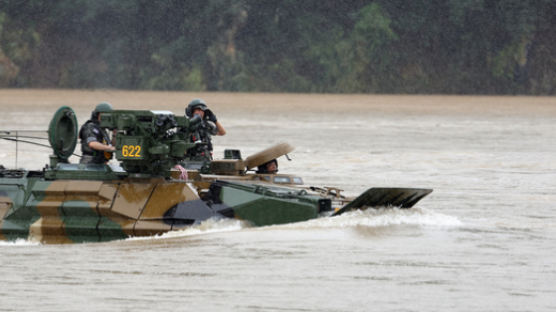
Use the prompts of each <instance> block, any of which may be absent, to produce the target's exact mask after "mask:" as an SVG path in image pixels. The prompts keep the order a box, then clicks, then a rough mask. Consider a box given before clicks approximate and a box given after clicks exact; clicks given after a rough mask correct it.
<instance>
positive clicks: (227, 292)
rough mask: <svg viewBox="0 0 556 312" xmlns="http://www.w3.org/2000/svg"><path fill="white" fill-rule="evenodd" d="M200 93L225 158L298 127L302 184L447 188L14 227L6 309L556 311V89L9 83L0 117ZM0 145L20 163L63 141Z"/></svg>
mask: <svg viewBox="0 0 556 312" xmlns="http://www.w3.org/2000/svg"><path fill="white" fill-rule="evenodd" d="M195 97H202V98H204V99H205V100H206V101H207V102H208V104H209V106H210V107H211V108H213V110H214V112H215V113H216V115H217V117H218V119H219V120H220V121H221V123H222V124H223V125H224V127H225V128H226V130H227V132H228V134H227V135H226V136H223V137H217V138H215V139H214V143H215V155H216V157H217V158H221V155H222V152H223V150H224V149H225V148H240V149H241V152H242V155H243V157H246V156H248V155H250V154H252V153H255V152H257V151H259V150H262V149H264V148H267V147H269V146H271V145H272V144H275V143H278V142H283V141H285V142H288V143H290V144H292V145H294V146H295V147H296V150H295V151H294V152H293V153H292V154H291V155H290V156H291V158H292V161H291V162H290V161H287V160H285V159H279V169H280V171H281V172H285V173H296V174H299V175H300V176H302V177H304V180H305V184H309V185H318V186H338V187H340V188H342V189H344V190H345V192H346V193H347V194H348V195H356V194H358V193H360V192H363V191H364V190H365V189H367V188H369V187H372V186H393V187H421V188H432V189H434V192H433V193H432V194H430V195H429V196H427V197H425V198H424V199H423V200H422V201H421V202H419V203H418V204H417V205H416V207H414V208H412V209H409V210H398V209H381V210H374V209H369V210H367V211H364V212H361V211H356V212H351V213H347V214H345V215H342V216H340V217H336V218H324V219H316V220H312V221H309V222H302V223H295V224H288V225H281V226H269V227H261V228H251V227H248V226H246V225H245V224H242V223H240V222H239V221H235V220H224V221H216V220H209V221H207V222H205V223H203V224H201V225H198V226H194V227H192V228H189V229H187V230H184V231H180V232H174V233H169V234H165V235H162V236H159V237H150V238H140V239H139V238H129V239H126V240H122V241H114V242H109V243H91V244H75V245H41V244H36V243H32V242H28V241H23V240H22V241H17V242H0V311H32V310H39V311H556V98H554V97H459V96H386V95H384V96H378V95H377V96H373V95H308V94H299V95H294V94H242V93H179V92H125V91H112V90H98V91H63V90H62V91H53V90H0V108H1V110H2V114H0V128H2V129H9V130H23V129H25V130H45V129H46V128H47V127H48V123H49V120H50V118H51V116H52V114H53V113H54V111H55V110H56V109H57V108H58V107H59V106H61V105H69V106H71V107H73V108H74V110H75V111H76V113H77V115H78V117H79V118H78V119H79V121H80V124H81V123H83V122H84V121H86V120H87V119H88V117H89V115H90V111H91V110H92V109H93V107H94V106H95V105H96V104H97V103H98V102H100V101H109V102H111V103H112V105H113V106H114V107H116V108H120V109H157V110H170V111H173V112H174V113H176V114H180V115H182V114H183V109H184V107H185V106H186V104H187V103H188V102H189V101H190V100H191V99H193V98H195ZM0 147H1V150H0V163H2V164H3V165H4V166H6V167H10V168H13V167H25V168H30V169H41V168H42V167H43V166H44V164H46V163H47V162H48V154H49V153H50V151H49V150H48V149H46V148H42V147H38V146H27V145H24V144H21V143H20V144H18V146H17V147H18V150H17V155H16V153H15V144H14V143H12V142H2V143H1V145H0ZM16 156H17V160H16ZM73 161H76V160H75V159H74V160H73Z"/></svg>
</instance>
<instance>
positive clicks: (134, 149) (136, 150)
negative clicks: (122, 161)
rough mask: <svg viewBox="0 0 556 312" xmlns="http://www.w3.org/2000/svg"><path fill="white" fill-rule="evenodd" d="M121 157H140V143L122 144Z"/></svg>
mask: <svg viewBox="0 0 556 312" xmlns="http://www.w3.org/2000/svg"><path fill="white" fill-rule="evenodd" d="M122 156H123V157H141V145H124V146H122Z"/></svg>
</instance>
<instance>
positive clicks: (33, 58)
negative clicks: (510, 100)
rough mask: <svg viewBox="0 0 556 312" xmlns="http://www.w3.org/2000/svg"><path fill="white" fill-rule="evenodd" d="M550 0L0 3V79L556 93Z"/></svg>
mask: <svg viewBox="0 0 556 312" xmlns="http://www.w3.org/2000/svg"><path fill="white" fill-rule="evenodd" d="M555 39H556V1H554V0H411V1H407V0H333V1H322V0H281V1H275V0H204V1H185V0H48V1H45V0H26V1H20V0H3V1H2V0H0V86H3V87H62V88H122V89H158V90H197V91H198V90H228V91H271V92H334V93H345V92H350V93H351V92H362V93H466V94H469V93H477V94H495V93H498V94H556V40H555Z"/></svg>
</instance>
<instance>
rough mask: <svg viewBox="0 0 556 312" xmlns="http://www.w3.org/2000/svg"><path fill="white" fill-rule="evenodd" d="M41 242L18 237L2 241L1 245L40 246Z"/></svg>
mask: <svg viewBox="0 0 556 312" xmlns="http://www.w3.org/2000/svg"><path fill="white" fill-rule="evenodd" d="M40 244H41V243H39V242H34V241H30V240H26V239H23V238H18V239H16V240H15V241H0V247H1V246H38V245H40Z"/></svg>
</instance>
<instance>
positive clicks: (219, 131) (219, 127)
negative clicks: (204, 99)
mask: <svg viewBox="0 0 556 312" xmlns="http://www.w3.org/2000/svg"><path fill="white" fill-rule="evenodd" d="M215 124H216V129H217V130H218V132H217V133H216V135H225V134H226V130H225V129H224V127H223V126H222V124H221V123H220V121H216V122H215Z"/></svg>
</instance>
